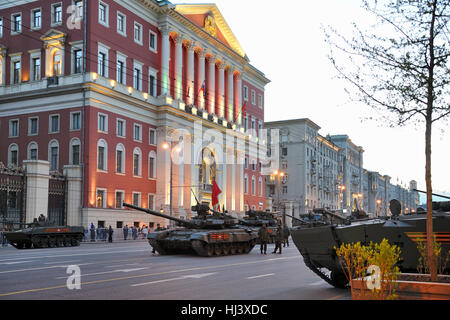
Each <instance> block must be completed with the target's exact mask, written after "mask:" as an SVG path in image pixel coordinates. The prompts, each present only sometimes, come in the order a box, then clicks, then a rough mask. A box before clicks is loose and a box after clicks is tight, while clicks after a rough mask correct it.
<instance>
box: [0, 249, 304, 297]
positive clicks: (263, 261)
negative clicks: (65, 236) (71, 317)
mask: <svg viewBox="0 0 450 320" xmlns="http://www.w3.org/2000/svg"><path fill="white" fill-rule="evenodd" d="M282 259H284V260H288V259H298V257H286V258H282ZM265 262H267V260H260V261H249V262H240V263H231V264H224V265H219V266H208V267H194V268H188V269H180V270H171V271H163V272H157V273H149V274H139V275H134V276H126V277H119V278H112V279H103V280H95V281H89V282H82V284H81V285H82V286H86V285H91V284H99V283H106V282H113V281H121V280H130V279H139V278H147V277H152V276H158V275H162V274H172V273H180V272H187V271H198V270H208V269H220V268H228V267H234V266H242V265H249V264H258V263H265ZM63 288H66V289H67V285H66V284H64V285H62V286H55V287H48V288H37V289H29V290H22V291H13V292H5V293H0V297H6V296H12V295H16V294H23V293H31V292H41V291H49V290H55V289H63Z"/></svg>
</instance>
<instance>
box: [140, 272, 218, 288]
mask: <svg viewBox="0 0 450 320" xmlns="http://www.w3.org/2000/svg"><path fill="white" fill-rule="evenodd" d="M216 273H217V272H213V273H203V274H192V275H187V276H181V277H178V278H171V279H163V280H155V281H151V282H145V283H137V284H132V285H131V286H132V287H140V286H146V285H149V284H155V283H161V282H169V281H176V280H183V279H189V278H191V279H201V278H204V277H208V276H211V275H213V274H216Z"/></svg>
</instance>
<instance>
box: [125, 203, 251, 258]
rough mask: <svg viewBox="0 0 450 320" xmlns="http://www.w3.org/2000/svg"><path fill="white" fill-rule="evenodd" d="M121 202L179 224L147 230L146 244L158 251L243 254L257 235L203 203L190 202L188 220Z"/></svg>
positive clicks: (210, 254)
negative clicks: (160, 229) (176, 226)
mask: <svg viewBox="0 0 450 320" xmlns="http://www.w3.org/2000/svg"><path fill="white" fill-rule="evenodd" d="M123 206H124V207H128V208H132V209H135V210H139V211H143V212H146V213H148V214H151V215H154V216H158V217H162V218H165V219H169V220H172V221H175V222H176V223H177V224H179V225H180V226H181V227H178V228H174V229H170V230H164V231H159V232H151V233H149V234H148V236H147V239H148V242H149V244H150V245H151V246H152V247H153V248H155V249H156V251H158V252H159V254H161V255H168V254H179V253H193V254H197V255H199V256H202V257H211V256H224V255H230V254H246V253H249V252H250V251H251V250H252V249H253V247H254V246H255V244H256V240H257V238H258V232H257V231H255V230H252V229H251V228H248V227H244V226H241V225H239V224H238V221H237V219H236V218H233V217H231V216H229V215H226V214H224V213H220V212H217V211H213V210H211V209H210V208H209V206H207V205H204V204H197V205H195V206H192V211H195V212H197V216H196V217H194V218H192V219H191V220H182V219H178V218H174V217H172V216H168V215H165V214H162V213H159V212H156V211H153V210H149V209H144V208H140V207H136V206H134V205H131V204H127V203H123ZM209 211H212V214H209Z"/></svg>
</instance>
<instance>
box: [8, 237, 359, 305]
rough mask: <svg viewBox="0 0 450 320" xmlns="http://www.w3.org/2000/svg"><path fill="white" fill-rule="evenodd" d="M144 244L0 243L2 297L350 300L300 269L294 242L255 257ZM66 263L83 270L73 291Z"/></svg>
mask: <svg viewBox="0 0 450 320" xmlns="http://www.w3.org/2000/svg"><path fill="white" fill-rule="evenodd" d="M150 249H151V247H150V246H149V245H148V243H146V242H129V243H126V242H123V243H113V244H107V243H102V244H89V243H86V244H82V245H81V246H80V247H75V248H72V247H69V248H55V249H33V250H16V249H14V248H11V247H9V248H6V249H0V300H6V299H64V300H74V299H88V300H94V299H120V300H126V299H133V300H136V299H137V300H139V299H151V300H185V299H186V300H299V299H300V300H301V299H308V300H309V299H313V300H316V299H317V300H319V299H320V300H339V299H344V300H348V299H350V292H349V291H348V290H341V289H336V288H333V287H331V286H330V285H328V284H327V283H325V282H324V281H323V280H321V279H320V278H319V277H317V276H316V275H315V274H314V273H313V272H312V271H310V270H309V269H308V268H306V267H305V265H304V263H303V259H302V257H301V255H300V254H299V253H298V251H297V249H296V248H295V247H294V246H293V244H292V243H291V246H290V247H289V248H283V249H284V250H283V254H282V255H279V254H267V255H260V254H259V250H258V249H259V248H257V247H255V248H254V249H253V250H252V251H251V252H250V254H247V255H236V256H225V257H213V258H203V257H198V256H190V255H177V256H153V255H152V254H151V252H150ZM268 249H269V250H268V251H272V250H273V245H269V248H268ZM71 265H76V266H78V267H79V268H80V271H81V289H79V290H77V289H74V290H69V289H68V288H67V280H68V277H69V276H70V275H71V274H72V273H70V274H68V273H67V269H68V266H71ZM71 280H72V278H71ZM69 283H71V284H75V283H76V282H74V281H69Z"/></svg>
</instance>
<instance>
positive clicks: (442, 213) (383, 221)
mask: <svg viewBox="0 0 450 320" xmlns="http://www.w3.org/2000/svg"><path fill="white" fill-rule="evenodd" d="M398 205H399V202H398V201H397V200H395V201H391V206H390V208H391V213H392V216H391V217H383V218H372V219H369V218H363V219H357V218H356V217H355V216H352V217H350V218H345V217H341V216H339V215H337V214H335V213H332V212H330V211H329V210H327V209H315V210H314V213H317V214H320V215H323V216H325V218H324V219H323V220H324V221H322V224H309V223H301V224H300V225H298V226H296V227H293V228H291V230H290V231H291V236H292V241H293V242H294V244H295V246H296V247H297V249H298V250H299V251H300V253H301V255H302V256H303V260H304V262H305V264H306V266H307V267H308V268H310V269H311V270H312V271H313V272H314V273H316V274H317V275H318V276H319V277H321V278H322V279H324V280H325V281H326V282H328V283H329V284H331V285H332V286H334V287H337V288H344V287H347V286H348V280H347V278H346V276H345V274H344V272H343V270H342V267H341V265H340V263H339V259H338V257H337V256H336V253H335V250H334V247H340V246H341V244H342V243H357V242H361V243H362V244H365V245H368V244H370V242H371V241H372V242H376V243H379V242H381V241H382V240H383V238H386V239H387V240H388V241H389V243H390V244H395V245H397V246H399V247H400V249H401V257H400V261H399V264H398V267H399V268H400V270H401V272H409V273H417V267H418V264H419V257H420V254H419V251H418V249H417V243H418V242H419V241H424V240H425V239H426V222H427V217H426V214H423V213H425V212H423V213H420V211H417V213H414V214H409V215H400V207H399V206H398ZM395 207H396V208H395ZM433 232H434V233H435V234H436V236H437V238H436V239H437V241H438V242H439V243H440V244H441V245H442V250H443V252H448V250H450V242H449V241H448V239H449V237H450V202H447V203H440V204H437V203H434V204H433ZM449 267H450V266H448V265H447V269H446V270H445V271H446V273H448V272H450V269H449Z"/></svg>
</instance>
